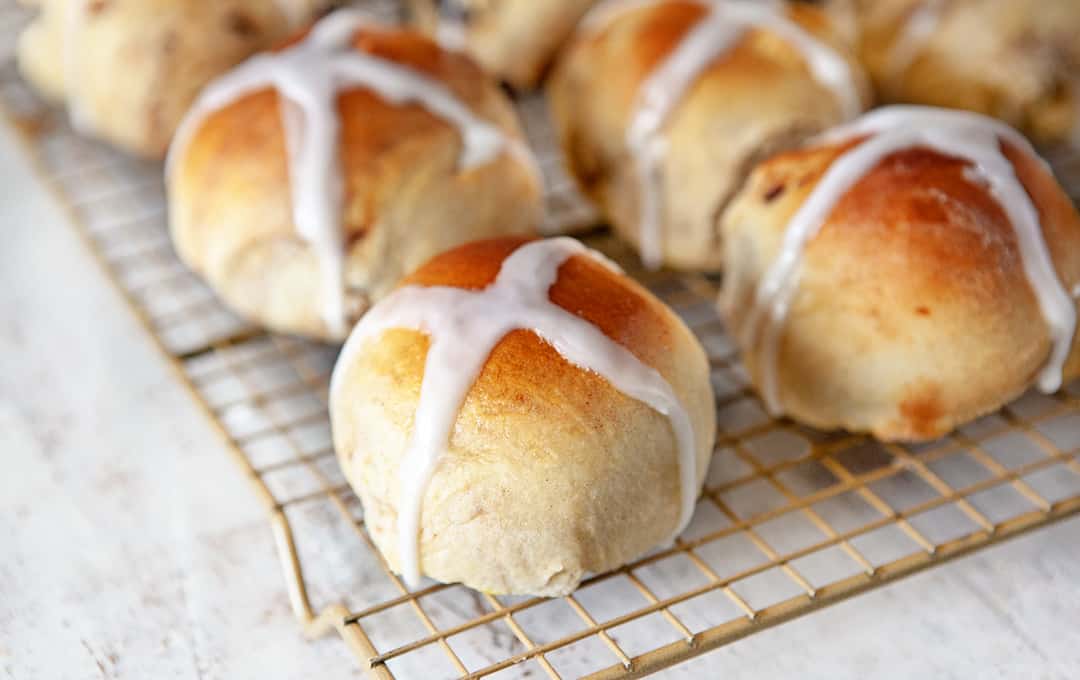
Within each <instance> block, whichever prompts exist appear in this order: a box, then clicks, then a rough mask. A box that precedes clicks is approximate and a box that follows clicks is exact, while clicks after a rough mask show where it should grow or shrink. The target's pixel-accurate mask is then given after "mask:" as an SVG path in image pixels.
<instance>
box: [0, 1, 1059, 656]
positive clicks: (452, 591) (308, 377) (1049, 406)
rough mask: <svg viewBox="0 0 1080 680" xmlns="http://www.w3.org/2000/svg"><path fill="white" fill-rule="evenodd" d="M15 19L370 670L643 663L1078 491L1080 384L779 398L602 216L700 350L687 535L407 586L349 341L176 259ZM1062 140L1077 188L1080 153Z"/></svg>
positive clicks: (538, 118) (173, 320)
mask: <svg viewBox="0 0 1080 680" xmlns="http://www.w3.org/2000/svg"><path fill="white" fill-rule="evenodd" d="M25 20H26V14H25V12H24V11H23V10H21V9H19V8H18V7H17V6H15V5H12V4H11V3H10V2H5V3H4V4H3V5H0V32H2V33H0V35H3V38H4V40H3V44H2V46H0V54H2V55H3V59H4V61H3V66H0V103H2V105H3V108H4V109H5V110H6V112H7V113H8V117H9V120H10V121H11V122H12V123H13V125H14V126H15V127H16V128H17V129H18V130H20V131H21V132H22V137H23V139H24V140H25V141H26V142H27V146H28V149H29V150H30V152H31V154H32V156H33V158H34V159H35V160H36V162H37V164H38V167H39V169H40V170H41V172H42V175H43V176H44V177H45V179H46V181H47V182H48V183H49V184H50V185H51V186H52V187H53V188H55V190H56V191H57V193H58V195H59V196H60V197H61V199H62V200H63V202H64V203H65V204H66V205H68V206H69V207H70V209H71V210H72V212H73V215H74V218H75V222H76V223H77V224H78V225H79V226H80V227H81V231H82V232H83V235H84V236H85V237H86V238H87V240H88V243H89V245H90V246H91V249H92V250H93V251H94V252H95V253H96V254H97V255H98V256H99V257H100V259H101V260H102V262H103V264H104V265H105V266H106V269H107V271H108V273H109V274H110V275H111V277H112V278H113V279H114V280H115V282H116V283H117V285H118V286H119V288H120V289H121V290H122V291H123V292H124V293H125V294H126V296H127V298H128V299H129V301H130V302H131V306H132V308H133V309H134V310H135V312H136V313H137V314H138V315H139V316H140V317H141V319H142V320H143V321H144V322H145V324H146V325H147V327H148V328H149V329H150V331H151V332H152V334H153V336H154V337H155V338H156V340H157V341H158V343H159V344H160V346H161V348H162V350H163V351H164V352H165V353H166V354H167V355H168V356H169V357H171V358H172V359H173V363H174V365H175V367H176V368H177V377H178V380H180V381H182V382H183V383H184V384H185V385H186V386H187V387H189V388H190V390H191V392H192V394H193V396H194V397H195V398H196V399H197V400H198V401H199V402H200V403H201V404H202V405H203V406H204V407H205V410H206V413H207V415H208V417H209V418H210V419H211V420H212V422H213V423H214V424H215V425H216V426H217V427H218V428H219V429H220V430H221V431H222V433H223V435H224V436H225V438H226V439H227V441H228V442H229V444H230V447H229V450H230V451H231V453H232V455H233V456H234V457H235V458H236V460H237V462H238V463H239V464H240V466H241V467H242V469H243V470H244V471H245V472H246V473H247V475H248V477H249V479H250V481H251V484H252V486H253V488H254V489H255V490H256V492H257V494H258V495H259V497H260V498H261V499H262V501H263V502H264V504H265V505H266V507H267V510H268V512H269V513H270V516H271V520H272V527H273V530H274V534H275V538H276V540H277V542H278V546H279V549H280V556H281V563H282V567H283V569H284V571H285V575H286V584H287V587H288V589H289V594H290V598H291V601H292V605H293V608H294V610H295V612H296V614H297V616H298V618H299V619H300V621H301V622H302V623H303V624H304V627H305V631H306V632H307V634H308V635H311V636H316V635H321V634H323V633H325V632H327V631H330V630H334V629H336V630H337V631H338V632H339V633H340V634H341V635H342V637H343V638H344V640H345V641H346V642H347V643H348V644H349V645H350V647H351V648H352V649H353V650H354V651H355V652H356V654H357V657H358V658H359V660H360V662H361V663H362V664H363V665H364V667H365V668H367V669H368V670H369V671H370V673H371V675H372V676H374V677H379V678H390V677H424V678H433V677H456V676H468V677H482V676H488V675H495V674H499V675H500V677H529V676H536V675H539V676H549V677H553V678H559V677H563V678H568V677H578V676H592V677H598V678H606V677H622V676H639V675H643V674H646V673H648V672H651V671H654V670H657V669H660V668H663V667H665V666H668V665H671V664H673V663H677V662H679V661H682V660H684V659H686V658H689V657H691V656H694V655H696V654H699V653H702V652H704V651H706V650H708V649H711V648H714V647H717V646H719V645H722V644H726V643H729V642H731V641H734V640H736V639H738V638H740V637H743V636H746V635H749V634H752V633H753V632H755V631H757V630H761V629H763V628H765V627H768V626H771V625H774V624H776V623H779V622H782V621H784V620H787V619H790V618H793V617H795V616H799V615H802V614H806V613H808V612H811V611H813V610H815V609H817V608H820V607H822V606H825V605H827V604H830V603H832V602H835V601H838V600H840V599H843V598H845V597H849V596H851V595H854V594H856V593H859V592H862V591H865V590H867V589H870V588H873V587H876V586H879V585H881V584H883V583H886V582H889V581H891V580H894V579H896V578H899V577H901V576H904V575H906V574H910V573H912V572H914V571H917V570H919V569H922V568H925V567H928V566H932V565H934V564H937V563H940V562H942V561H943V560H946V559H948V558H951V557H954V556H957V555H960V554H964V553H966V552H969V551H971V550H973V549H976V548H979V547H982V546H985V545H988V544H991V543H993V542H995V541H998V540H1001V539H1004V538H1006V537H1008V536H1011V535H1014V534H1016V533H1018V532H1021V531H1024V530H1027V529H1030V528H1033V527H1036V526H1041V525H1044V524H1046V523H1049V522H1051V521H1054V520H1057V519H1061V518H1063V517H1065V516H1068V515H1071V514H1074V513H1078V512H1080V384H1078V383H1074V384H1072V385H1070V386H1068V387H1067V388H1066V389H1064V390H1063V391H1062V392H1060V393H1058V394H1056V395H1052V396H1043V395H1037V394H1028V395H1026V396H1025V397H1023V398H1021V399H1020V400H1018V401H1017V402H1015V403H1013V404H1011V405H1009V406H1008V407H1006V408H1004V409H1003V410H1001V411H1000V412H999V413H996V414H993V415H990V416H987V417H985V418H982V419H980V420H978V421H976V422H974V423H972V424H970V425H968V426H966V427H963V428H961V429H960V430H958V431H957V432H955V433H953V434H951V435H949V436H948V437H946V438H944V439H942V440H940V441H937V442H934V443H931V444H926V445H920V446H901V445H895V444H882V443H878V442H875V441H873V440H872V439H869V438H867V437H864V436H859V435H852V434H844V433H832V434H825V433H820V432H816V431H814V430H811V429H808V428H804V427H801V426H799V425H797V424H794V423H792V422H790V421H786V420H773V419H770V418H769V417H768V416H767V415H766V413H765V411H764V410H763V409H762V406H761V404H760V402H759V401H758V399H757V398H756V396H755V394H754V392H753V390H752V389H751V387H750V385H749V382H748V380H747V376H746V374H745V372H744V371H743V369H742V367H741V366H740V365H739V363H738V361H737V357H736V353H735V349H734V347H733V345H732V344H731V343H730V342H729V340H728V339H727V337H726V336H725V335H724V331H723V328H722V326H721V324H720V321H719V319H718V318H717V316H716V313H715V307H714V301H715V299H716V294H717V285H718V281H717V280H716V279H713V278H710V277H705V276H698V275H677V274H673V273H669V272H660V273H648V272H643V271H641V270H640V268H638V267H636V266H635V260H634V258H633V257H632V255H631V254H630V253H629V252H628V251H627V250H626V249H625V248H623V247H622V246H620V245H619V244H618V243H617V242H616V241H614V240H613V239H611V238H610V237H608V236H594V237H591V238H590V242H591V244H592V245H594V246H597V247H600V248H601V249H603V250H605V251H606V252H608V253H609V254H611V255H612V256H614V257H615V258H616V259H617V260H619V261H621V262H622V263H623V264H624V265H625V266H626V267H627V268H628V271H630V273H631V274H633V275H635V276H637V277H638V278H640V279H641V280H642V281H643V282H645V283H646V284H647V285H648V286H649V287H650V288H651V289H652V290H653V291H654V292H655V293H657V294H658V295H659V296H661V297H662V298H663V299H664V300H665V301H667V302H668V303H669V304H670V305H671V306H672V307H673V308H674V309H675V310H676V311H677V312H678V313H679V314H680V315H681V316H682V317H683V318H684V319H685V320H686V322H687V323H688V324H689V325H690V326H691V328H693V329H694V331H695V332H696V333H697V335H698V337H699V338H700V339H701V341H702V343H703V344H704V346H705V347H706V349H707V351H708V354H709V357H710V360H711V366H712V382H713V385H714V387H715V388H716V392H717V395H718V427H719V433H718V435H719V439H718V444H717V449H716V453H715V456H714V458H713V461H712V465H711V467H710V471H709V475H708V479H707V481H706V484H705V492H704V494H703V496H702V498H701V499H700V501H699V503H698V507H697V512H696V514H695V516H694V520H693V522H692V524H691V525H690V527H689V528H688V529H687V531H686V532H685V533H684V534H683V535H682V537H681V538H680V539H679V540H678V541H677V543H676V544H675V545H674V546H673V547H671V548H668V549H663V550H658V551H655V552H653V553H651V554H649V555H647V556H645V557H643V558H642V559H639V560H638V561H636V562H634V563H633V564H630V565H627V566H625V567H623V568H622V569H619V570H617V571H615V572H612V573H608V574H602V575H597V576H593V577H592V578H590V579H588V580H587V581H586V582H585V583H584V584H583V585H582V587H581V588H580V589H579V590H578V591H576V592H575V593H574V594H573V595H571V596H569V597H565V598H559V599H540V598H530V597H502V596H492V595H488V594H482V593H477V592H475V591H472V590H470V589H467V588H465V587H463V586H459V585H444V584H437V583H434V582H431V581H428V582H425V584H424V585H423V586H422V587H420V588H419V589H417V590H415V591H410V590H409V589H408V588H406V587H405V585H404V584H403V582H402V581H401V580H400V579H399V578H397V577H396V576H395V575H394V574H393V573H392V572H390V570H389V569H388V568H387V566H386V564H385V563H384V562H383V560H382V558H381V556H380V555H379V553H378V551H377V550H376V549H375V547H374V545H373V543H372V541H371V539H370V538H369V536H368V535H367V533H366V531H365V529H364V523H363V516H362V510H361V508H360V504H359V502H358V500H357V498H356V497H355V496H354V495H353V493H352V492H351V490H350V489H349V487H348V485H347V483H346V482H345V479H344V477H343V475H342V473H341V471H340V470H339V468H338V466H337V461H336V459H335V456H334V452H333V450H332V445H331V439H330V429H329V423H328V419H327V407H326V399H327V386H328V381H329V375H330V370H331V367H332V365H333V361H334V359H335V355H336V348H331V347H326V346H322V345H316V344H313V343H309V342H305V341H301V340H297V339H294V338H289V337H284V336H277V335H271V334H267V333H265V332H262V331H260V330H258V329H256V328H253V327H251V326H249V325H247V324H246V323H244V322H243V321H241V320H240V319H238V318H237V317H235V316H234V315H232V314H231V313H230V312H228V311H227V310H226V309H225V308H224V307H222V306H221V305H220V304H219V303H218V302H217V300H216V299H215V298H214V296H213V295H212V293H211V291H210V290H209V289H207V288H206V286H205V285H203V284H202V283H201V282H200V281H199V280H198V279H197V278H195V277H194V276H192V275H191V274H189V273H188V272H187V271H186V270H185V269H184V268H183V267H182V266H181V265H180V263H179V262H178V261H177V260H176V258H175V257H174V255H173V254H172V251H171V249H170V246H169V242H168V235H167V230H166V224H165V203H164V195H163V189H162V183H161V179H160V177H161V168H160V166H159V165H158V164H154V163H144V162H140V161H136V160H132V159H131V158H129V157H127V156H124V155H123V154H120V153H117V152H115V151H112V150H109V149H108V148H106V147H103V146H101V145H99V144H96V143H93V142H89V141H86V140H84V139H81V138H79V137H77V136H75V135H74V134H73V133H72V132H71V130H70V129H69V128H68V127H67V126H66V124H65V122H64V120H63V116H61V115H58V114H56V113H55V112H51V111H50V110H48V109H46V108H45V107H44V106H43V105H42V104H41V103H40V102H39V101H38V100H37V98H36V97H35V96H34V95H33V93H32V92H31V91H30V90H29V89H28V88H27V87H26V86H25V85H24V84H23V83H22V81H21V80H20V79H19V77H18V75H17V73H16V71H15V69H14V66H13V65H12V63H11V59H10V44H11V42H12V40H13V37H14V35H15V34H16V32H17V30H18V28H19V27H21V26H22V25H23V24H24V23H25ZM521 110H522V113H523V118H524V120H525V121H526V127H527V129H528V132H529V137H530V139H531V140H532V141H533V143H534V145H535V146H536V147H537V149H538V152H539V154H540V157H541V161H542V163H541V164H542V167H543V169H544V171H545V175H546V177H547V181H548V185H549V198H548V202H549V208H550V212H551V215H552V218H553V223H552V226H559V225H566V226H575V227H576V226H581V225H586V224H590V223H592V222H593V221H594V220H595V214H594V213H593V212H592V210H591V209H590V208H589V207H588V206H587V205H585V204H584V202H583V201H582V200H581V199H580V197H578V196H577V195H576V194H575V193H574V190H573V186H572V184H571V182H570V180H569V179H568V178H567V177H566V174H565V172H564V171H563V168H562V165H561V160H560V158H559V156H558V154H557V153H556V152H555V151H554V148H555V147H554V144H553V142H552V138H551V131H550V127H549V126H548V124H547V121H546V118H545V115H544V111H543V102H542V101H541V100H540V99H538V98H531V99H526V100H524V101H523V102H521ZM1053 160H1054V163H1055V169H1056V170H1057V171H1058V173H1059V175H1060V176H1062V177H1064V178H1066V180H1067V183H1068V185H1069V187H1070V188H1071V189H1072V190H1074V195H1075V194H1076V193H1078V191H1080V159H1078V158H1076V157H1075V156H1069V155H1066V154H1061V155H1059V157H1057V158H1055V159H1053Z"/></svg>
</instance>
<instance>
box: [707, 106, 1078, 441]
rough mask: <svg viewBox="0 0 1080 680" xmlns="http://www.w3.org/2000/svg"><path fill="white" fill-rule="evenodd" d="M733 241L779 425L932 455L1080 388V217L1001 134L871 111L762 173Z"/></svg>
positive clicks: (737, 310) (734, 210)
mask: <svg viewBox="0 0 1080 680" xmlns="http://www.w3.org/2000/svg"><path fill="white" fill-rule="evenodd" d="M723 235H724V242H725V245H726V250H725V258H724V264H725V274H724V289H723V293H722V296H723V297H722V305H721V308H722V311H723V313H724V315H725V317H726V319H727V322H728V326H729V328H730V329H731V330H732V331H733V333H734V334H735V336H736V337H737V339H738V342H739V345H740V347H741V349H742V352H743V358H744V360H745V363H746V365H747V368H748V369H749V373H750V375H751V377H752V379H753V382H754V383H755V384H756V385H757V386H758V389H759V391H760V392H761V393H762V396H763V398H764V401H765V402H766V404H767V405H768V407H769V408H770V410H771V411H772V412H773V413H774V414H781V413H787V414H789V415H790V416H791V417H792V418H795V419H796V420H799V421H801V422H804V423H808V424H810V425H813V426H816V427H821V428H845V429H847V430H851V431H855V432H871V433H873V434H874V435H875V436H877V437H878V438H880V439H885V440H924V439H931V438H935V437H939V436H941V435H944V434H946V433H948V432H949V431H951V430H952V429H954V428H956V427H957V426H959V425H962V424H963V423H965V422H967V421H970V420H972V419H974V418H976V417H978V416H981V415H983V414H986V413H988V412H990V411H993V410H995V409H997V408H999V407H1001V406H1002V405H1003V404H1005V403H1006V402H1008V401H1009V400H1011V399H1013V398H1014V397H1016V396H1018V395H1019V394H1021V393H1022V392H1024V391H1025V390H1027V389H1028V388H1029V387H1031V386H1032V384H1033V383H1034V384H1036V385H1037V386H1038V387H1039V388H1041V389H1042V390H1044V391H1047V392H1052V391H1055V390H1057V389H1058V388H1059V387H1060V385H1061V384H1062V380H1063V379H1065V380H1070V379H1072V378H1074V377H1076V376H1077V375H1078V374H1080V352H1078V342H1077V339H1076V299H1075V297H1076V296H1077V295H1078V294H1080V288H1078V286H1077V284H1078V283H1080V216H1078V215H1077V211H1076V208H1075V207H1074V206H1073V204H1072V203H1071V202H1070V200H1069V199H1068V198H1067V197H1066V195H1065V193H1064V192H1063V191H1062V189H1061V187H1060V186H1059V185H1058V184H1057V182H1056V181H1055V179H1054V177H1053V175H1052V174H1051V172H1050V170H1049V168H1048V167H1047V166H1046V164H1045V163H1043V162H1042V161H1041V160H1040V159H1039V157H1038V156H1037V155H1036V154H1035V152H1034V151H1033V150H1032V148H1031V146H1030V145H1029V144H1028V143H1027V141H1026V140H1025V139H1024V138H1023V137H1021V136H1020V134H1019V133H1017V132H1016V131H1015V130H1013V129H1012V128H1009V127H1008V126H1006V125H1004V124H1003V123H1000V122H998V121H996V120H994V119H991V118H988V117H985V116H982V115H979V114H974V113H969V112H966V111H952V110H946V109H933V108H921V107H889V108H885V109H881V110H878V111H874V112H872V113H869V114H867V115H866V116H864V117H863V118H861V119H859V120H858V121H856V122H855V123H854V124H852V125H850V126H845V127H841V128H839V129H838V130H836V131H834V132H832V133H830V134H829V135H827V136H826V137H824V138H823V139H821V140H819V141H818V142H817V143H814V144H812V145H810V146H809V147H807V148H805V149H802V150H799V151H792V152H789V153H785V154H781V155H779V156H776V157H774V158H771V159H769V160H767V161H765V162H764V163H762V164H761V165H759V166H758V167H757V169H755V170H754V173H753V175H752V176H751V178H750V181H749V182H748V183H747V185H746V187H745V188H744V189H743V191H742V193H741V194H740V195H739V196H738V197H737V198H736V199H735V201H734V202H733V203H732V205H731V207H730V208H729V209H728V211H727V213H726V215H725V216H724V219H723Z"/></svg>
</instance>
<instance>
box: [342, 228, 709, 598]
mask: <svg viewBox="0 0 1080 680" xmlns="http://www.w3.org/2000/svg"><path fill="white" fill-rule="evenodd" d="M714 409H715V405H714V400H713V395H712V388H711V386H710V382H709V365H708V360H707V358H706V356H705V352H704V351H703V350H702V348H701V346H700V344H699V343H698V341H697V339H696V338H695V337H694V335H693V334H692V333H691V332H690V330H689V329H688V328H687V327H686V325H685V324H683V322H682V320H681V319H679V317H677V316H676V315H675V314H674V313H673V312H672V311H671V310H670V309H668V308H667V307H666V306H665V305H664V304H663V303H662V302H660V301H659V300H657V299H656V298H655V297H654V296H653V295H652V294H651V293H649V292H648V291H646V290H645V289H644V288H642V287H641V286H639V285H638V284H637V283H635V282H634V281H632V280H630V279H629V278H627V277H626V276H624V275H623V274H621V273H620V272H619V271H618V270H617V269H616V268H615V267H614V266H613V265H611V264H610V263H609V262H607V261H606V260H604V259H602V257H601V256H599V255H598V254H596V253H594V252H592V251H589V250H587V249H585V248H584V247H583V246H581V244H579V243H578V242H577V241H574V240H573V239H571V238H569V237H561V238H555V239H549V240H546V241H532V242H525V241H523V240H520V239H501V240H491V241H482V242H477V243H472V244H469V245H466V246H462V247H460V248H458V249H456V250H453V251H450V252H448V253H445V254H443V255H440V256H438V257H436V258H434V259H433V260H431V262H429V263H428V264H426V265H424V266H423V267H422V268H420V269H419V270H418V271H417V272H415V273H414V274H412V275H411V276H410V277H409V278H408V279H406V280H405V282H404V286H403V287H402V288H400V289H398V290H397V291H396V292H395V293H393V294H392V295H390V296H389V297H387V298H386V299H384V300H383V301H382V302H381V303H380V304H379V305H377V306H376V307H375V308H374V309H373V310H372V311H371V313H370V314H368V315H367V316H366V317H364V319H363V320H362V321H361V322H360V323H359V324H358V325H357V327H356V329H355V331H354V332H353V334H352V336H351V337H350V338H349V341H348V343H347V344H346V346H345V349H344V350H343V351H342V354H341V357H340V358H339V360H338V363H337V365H336V366H335V368H334V375H333V380H332V383H331V397H330V414H331V419H332V423H333V431H334V445H335V448H336V450H337V452H338V456H339V459H340V461H341V465H342V467H343V468H344V470H345V473H346V476H347V477H348V479H349V481H350V482H351V484H352V485H353V487H354V488H355V489H356V491H357V493H358V494H359V496H360V498H361V500H362V501H363V504H364V521H365V524H366V526H367V528H368V531H369V532H370V533H371V536H372V538H373V539H374V540H375V543H376V544H377V545H378V546H379V549H380V550H381V551H382V553H383V555H384V556H385V557H386V560H387V562H388V563H389V564H390V566H391V567H392V568H393V569H394V570H395V571H398V572H399V573H402V574H404V575H405V577H406V579H407V581H408V582H409V583H410V584H412V585H413V586H416V584H417V582H418V579H419V577H420V574H421V573H422V574H425V575H427V576H429V577H431V578H434V579H436V580H438V581H443V582H462V583H465V584H466V585H468V586H471V587H473V588H476V589H478V590H482V591H485V592H490V593H517V594H525V593H528V594H534V595H542V596H548V595H551V596H554V595H563V594H566V593H568V592H570V591H571V590H573V589H574V588H575V587H576V586H577V585H578V583H579V582H580V581H581V579H582V577H583V576H584V575H585V574H586V572H602V571H607V570H610V569H614V568H616V567H618V566H620V565H622V564H625V563H626V562H628V561H630V560H632V559H634V558H635V557H637V556H639V555H641V554H642V553H644V552H645V551H647V550H649V549H650V548H652V547H654V546H656V545H657V544H660V543H663V542H665V541H670V540H672V539H673V537H674V536H675V535H676V534H677V533H679V532H680V531H681V530H682V528H683V527H685V526H686V523H687V521H688V520H689V518H690V514H691V512H692V511H693V508H694V504H695V502H696V500H697V497H698V494H699V493H700V490H701V485H702V482H703V479H704V475H705V469H706V466H707V464H708V460H709V457H710V453H711V451H712V445H713V440H714V436H715V432H714V431H715V412H714Z"/></svg>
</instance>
